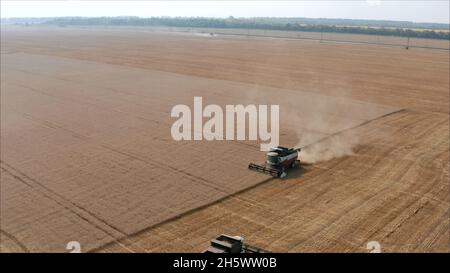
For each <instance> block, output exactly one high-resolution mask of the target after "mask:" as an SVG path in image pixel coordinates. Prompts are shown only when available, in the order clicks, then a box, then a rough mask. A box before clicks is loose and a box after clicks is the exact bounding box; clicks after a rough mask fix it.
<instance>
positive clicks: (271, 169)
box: [248, 146, 301, 178]
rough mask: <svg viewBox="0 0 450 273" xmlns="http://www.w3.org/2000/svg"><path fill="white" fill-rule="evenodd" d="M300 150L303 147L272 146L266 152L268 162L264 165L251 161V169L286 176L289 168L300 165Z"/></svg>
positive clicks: (249, 166)
mask: <svg viewBox="0 0 450 273" xmlns="http://www.w3.org/2000/svg"><path fill="white" fill-rule="evenodd" d="M300 150H301V148H297V149H296V148H286V147H282V146H278V147H276V148H271V149H270V151H269V152H267V154H266V163H265V164H264V165H257V164H254V163H250V164H249V165H248V168H249V170H252V171H255V172H261V173H265V174H268V175H271V176H273V177H277V178H283V177H286V176H287V173H286V170H287V169H293V168H297V167H299V166H300V160H298V159H297V158H298V152H300Z"/></svg>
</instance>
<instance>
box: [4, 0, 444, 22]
mask: <svg viewBox="0 0 450 273" xmlns="http://www.w3.org/2000/svg"><path fill="white" fill-rule="evenodd" d="M449 10H450V6H449V0H440V1H417V0H416V1H388V0H381V1H380V0H370V1H355V0H353V1H136V0H135V1H68V0H67V1H65V0H59V1H17V0H16V1H9V0H8V1H4V0H1V17H2V18H6V17H58V16H85V17H95V16H122V15H123V16H125V15H130V16H140V17H151V16H204V17H228V16H234V17H308V18H349V19H380V20H402V21H413V22H433V23H447V24H448V23H449V12H450V11H449Z"/></svg>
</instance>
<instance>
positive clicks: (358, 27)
mask: <svg viewBox="0 0 450 273" xmlns="http://www.w3.org/2000/svg"><path fill="white" fill-rule="evenodd" d="M383 22H385V23H384V25H383ZM46 23H47V24H56V25H61V26H63V25H86V26H87V25H112V26H166V27H192V28H195V27H196V28H237V29H267V30H289V31H306V32H331V33H354V34H368V35H388V36H403V37H411V38H413V37H415V38H430V39H445V40H450V32H449V31H445V29H446V28H447V29H448V25H446V24H431V23H412V22H395V21H370V20H349V19H308V18H234V17H232V16H230V17H228V18H205V17H152V18H139V17H132V16H131V17H128V16H125V17H96V18H87V17H62V18H54V19H51V20H48V21H46Z"/></svg>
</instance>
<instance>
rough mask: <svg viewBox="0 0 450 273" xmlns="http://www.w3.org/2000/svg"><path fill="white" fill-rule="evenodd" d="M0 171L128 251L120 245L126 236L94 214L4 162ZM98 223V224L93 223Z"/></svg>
mask: <svg viewBox="0 0 450 273" xmlns="http://www.w3.org/2000/svg"><path fill="white" fill-rule="evenodd" d="M0 169H1V170H2V171H4V172H6V173H7V174H9V175H11V176H12V177H13V178H15V179H16V180H18V181H20V182H21V183H23V184H25V185H27V186H28V187H30V188H32V189H33V190H36V191H37V192H38V193H40V194H42V195H43V196H45V197H46V198H48V199H50V200H52V201H54V202H55V203H57V204H58V205H60V206H61V207H63V208H64V209H66V210H68V211H70V212H71V213H73V214H75V215H76V216H78V217H79V218H80V219H82V220H83V221H85V222H87V223H89V224H90V225H92V226H94V227H95V228H97V229H99V230H101V231H103V232H104V233H105V234H107V235H108V236H110V237H111V238H112V239H113V241H114V242H116V243H118V244H119V245H121V246H122V247H124V248H125V249H128V248H127V247H126V246H125V245H123V244H122V243H120V240H123V239H124V238H127V236H128V235H127V234H126V233H125V232H123V231H121V230H120V229H119V228H118V227H115V226H114V225H112V224H110V223H108V222H107V221H106V220H104V219H102V218H101V217H99V216H98V215H96V214H94V213H93V212H91V211H89V210H86V209H84V208H83V207H81V206H79V205H77V204H76V203H74V202H72V201H70V200H69V199H67V198H65V197H64V196H62V195H61V194H59V193H57V192H55V191H53V190H52V189H51V188H49V187H47V186H45V185H44V184H42V183H41V182H39V181H37V180H36V179H34V178H32V177H30V176H28V175H27V174H25V173H23V172H21V171H20V170H18V169H16V168H15V167H13V166H11V165H10V164H8V163H6V162H5V161H4V160H0ZM95 222H99V223H95Z"/></svg>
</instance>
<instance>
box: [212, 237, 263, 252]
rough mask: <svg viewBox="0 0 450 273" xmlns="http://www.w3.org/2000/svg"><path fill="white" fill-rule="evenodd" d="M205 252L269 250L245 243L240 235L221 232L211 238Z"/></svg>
mask: <svg viewBox="0 0 450 273" xmlns="http://www.w3.org/2000/svg"><path fill="white" fill-rule="evenodd" d="M204 253H268V251H266V250H263V249H261V248H257V247H254V246H250V245H248V244H246V243H244V238H242V237H240V236H230V235H226V234H221V235H219V236H217V237H216V238H215V239H212V240H211V245H210V246H209V247H208V249H207V250H205V252H204Z"/></svg>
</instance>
